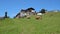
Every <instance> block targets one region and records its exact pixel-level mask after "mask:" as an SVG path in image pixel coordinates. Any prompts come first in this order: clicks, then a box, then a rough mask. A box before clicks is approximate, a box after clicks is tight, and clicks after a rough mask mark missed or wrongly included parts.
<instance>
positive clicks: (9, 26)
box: [0, 13, 60, 34]
mask: <svg viewBox="0 0 60 34" xmlns="http://www.w3.org/2000/svg"><path fill="white" fill-rule="evenodd" d="M0 34H60V13H47V14H45V15H43V16H42V19H40V20H36V19H35V16H32V17H31V19H26V18H20V19H4V20H0Z"/></svg>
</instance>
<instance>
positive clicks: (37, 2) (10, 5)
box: [0, 0, 60, 18]
mask: <svg viewBox="0 0 60 34" xmlns="http://www.w3.org/2000/svg"><path fill="white" fill-rule="evenodd" d="M59 6H60V0H0V17H3V16H4V14H5V12H6V11H7V12H8V16H9V17H11V18H13V17H14V16H15V15H16V14H17V13H19V12H20V10H21V9H27V8H29V7H33V8H34V9H35V11H37V12H38V11H40V10H41V9H42V8H44V9H46V10H60V7H59Z"/></svg>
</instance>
